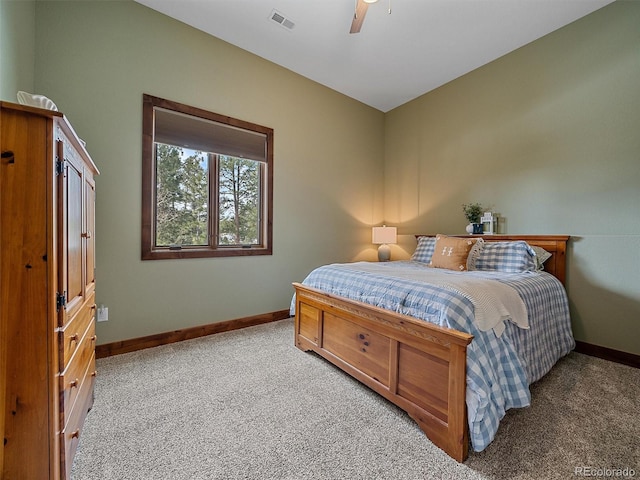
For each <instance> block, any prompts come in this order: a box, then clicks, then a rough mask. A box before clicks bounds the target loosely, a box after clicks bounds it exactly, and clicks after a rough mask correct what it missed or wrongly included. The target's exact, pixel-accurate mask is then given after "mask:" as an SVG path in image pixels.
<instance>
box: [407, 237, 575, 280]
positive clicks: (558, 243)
mask: <svg viewBox="0 0 640 480" xmlns="http://www.w3.org/2000/svg"><path fill="white" fill-rule="evenodd" d="M452 236H454V237H462V238H477V237H482V238H483V239H484V241H485V242H512V241H516V240H524V241H525V242H527V243H528V244H529V245H531V246H537V247H542V248H544V249H545V250H546V251H547V252H549V253H550V254H551V257H550V258H549V260H547V261H546V262H544V271H545V272H547V273H550V274H551V275H553V276H554V277H556V278H557V279H558V280H560V282H562V284H563V285H564V282H565V278H566V269H567V242H568V241H569V235H452ZM420 237H435V235H416V239H418V238H420Z"/></svg>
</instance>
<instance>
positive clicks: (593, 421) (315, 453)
mask: <svg viewBox="0 0 640 480" xmlns="http://www.w3.org/2000/svg"><path fill="white" fill-rule="evenodd" d="M97 369H98V379H97V383H96V391H95V403H94V407H93V409H92V410H91V412H89V415H88V416H87V420H86V423H85V428H84V431H83V433H82V436H81V439H80V444H79V447H78V451H77V454H76V458H75V461H74V465H73V469H72V478H73V479H74V480H94V479H95V480H110V479H113V480H116V479H117V480H127V479H136V480H140V479H144V480H152V479H153V480H156V479H170V480H182V479H184V480H187V479H188V480H199V479H292V480H293V479H372V480H374V479H375V480H378V479H393V480H401V479H426V478H441V479H513V478H517V479H556V478H557V479H566V478H580V476H581V473H582V475H584V473H585V472H592V473H593V472H596V473H598V471H599V469H600V470H601V471H602V473H606V472H605V471H604V470H602V469H625V468H626V469H627V472H629V471H630V470H631V471H633V472H634V473H635V477H636V478H640V439H639V436H640V370H638V369H634V368H631V367H626V366H623V365H618V364H614V363H611V362H607V361H605V360H600V359H597V358H593V357H588V356H585V355H581V354H578V353H571V354H570V355H568V356H567V357H565V358H564V359H562V360H561V361H560V362H559V363H558V364H557V365H556V366H555V367H554V368H553V370H552V371H551V372H550V373H549V374H548V375H547V376H546V377H545V378H543V379H542V380H541V381H539V382H537V383H536V384H534V385H533V386H532V397H533V401H532V405H531V407H528V408H524V409H519V410H510V411H509V412H508V413H507V415H506V416H505V418H504V419H503V421H502V423H501V425H500V430H499V431H498V434H497V437H496V439H495V440H494V442H493V443H492V444H491V445H490V446H489V447H488V448H487V449H486V450H485V451H483V452H480V453H475V452H472V453H471V454H470V456H469V458H468V459H467V460H466V461H465V463H463V464H459V463H457V462H455V461H454V460H453V459H451V458H450V457H448V456H447V455H446V454H444V453H443V452H442V451H441V450H439V449H438V448H437V447H435V446H434V445H433V444H432V443H431V442H430V441H429V440H428V439H427V438H426V437H425V436H424V434H423V433H422V431H421V430H420V429H419V428H418V427H417V426H416V424H415V423H414V422H413V421H412V420H411V419H410V418H409V417H408V416H407V415H406V414H405V413H404V412H402V411H401V410H399V409H398V408H396V407H395V406H393V405H391V404H390V403H389V402H387V401H386V400H384V399H383V398H382V397H380V396H378V395H377V394H375V393H373V392H372V391H370V390H369V389H368V388H366V387H364V386H362V385H361V384H359V383H358V382H356V381H355V380H353V379H352V378H351V377H349V376H348V375H347V374H345V373H343V372H341V371H340V370H338V369H337V368H335V367H333V366H332V365H331V364H329V363H328V362H326V361H325V360H324V359H322V358H320V357H319V356H317V355H315V354H312V353H305V352H302V351H300V350H298V349H297V348H295V347H294V345H293V322H292V320H291V319H288V320H282V321H279V322H273V323H269V324H265V325H260V326H256V327H250V328H246V329H242V330H236V331H233V332H227V333H222V334H217V335H212V336H209V337H204V338H200V339H196V340H190V341H185V342H181V343H176V344H171V345H166V346H161V347H156V348H152V349H147V350H142V351H139V352H134V353H128V354H124V355H119V356H114V357H109V358H105V359H100V360H98V362H97ZM581 468H582V469H583V470H580V469H581ZM585 469H586V470H585ZM588 469H591V470H588ZM576 473H577V475H576ZM610 476H612V475H610Z"/></svg>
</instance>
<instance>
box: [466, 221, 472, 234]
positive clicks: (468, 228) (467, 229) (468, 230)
mask: <svg viewBox="0 0 640 480" xmlns="http://www.w3.org/2000/svg"><path fill="white" fill-rule="evenodd" d="M465 230H466V231H467V233H468V234H469V235H471V234H472V233H473V223H470V224H469V225H467V226H466V228H465Z"/></svg>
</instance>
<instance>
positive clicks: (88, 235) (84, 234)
mask: <svg viewBox="0 0 640 480" xmlns="http://www.w3.org/2000/svg"><path fill="white" fill-rule="evenodd" d="M81 236H82V238H91V231H90V230H89V231H87V232H83V233H82V235H81Z"/></svg>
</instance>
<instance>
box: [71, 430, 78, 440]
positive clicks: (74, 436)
mask: <svg viewBox="0 0 640 480" xmlns="http://www.w3.org/2000/svg"><path fill="white" fill-rule="evenodd" d="M71 438H72V439H74V438H80V429H77V430H76V431H75V432H73V433H72V434H71Z"/></svg>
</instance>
